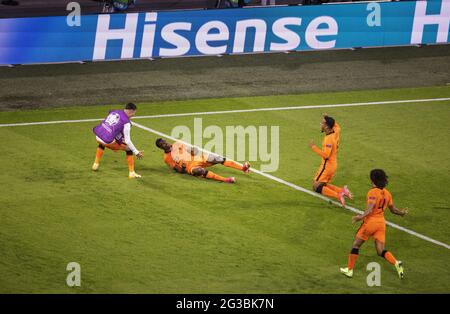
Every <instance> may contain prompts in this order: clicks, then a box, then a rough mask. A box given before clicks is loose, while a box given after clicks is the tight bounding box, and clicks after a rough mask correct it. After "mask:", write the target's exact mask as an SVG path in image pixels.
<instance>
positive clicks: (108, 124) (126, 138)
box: [92, 103, 144, 179]
mask: <svg viewBox="0 0 450 314" xmlns="http://www.w3.org/2000/svg"><path fill="white" fill-rule="evenodd" d="M136 109H137V108H136V105H135V104H133V103H129V104H127V105H126V106H125V109H124V110H113V111H110V113H109V114H108V116H107V117H106V119H105V120H103V122H102V123H101V124H99V125H97V126H96V127H94V129H93V131H94V134H95V138H96V140H97V142H98V147H97V153H96V155H95V161H94V164H93V165H92V170H94V171H97V170H98V167H99V165H100V160H101V158H102V156H103V153H104V152H105V147H107V148H109V149H111V150H113V151H119V150H123V151H125V153H126V159H127V163H128V170H129V174H128V177H129V178H130V179H133V178H140V177H141V176H140V175H139V174H137V173H136V172H135V171H134V158H133V154H134V155H136V157H137V158H138V159H142V158H143V157H144V154H143V153H144V152H143V151H139V150H137V149H136V147H135V146H134V145H133V142H132V141H131V137H130V130H131V122H130V118H131V117H133V116H134V115H135V114H136Z"/></svg>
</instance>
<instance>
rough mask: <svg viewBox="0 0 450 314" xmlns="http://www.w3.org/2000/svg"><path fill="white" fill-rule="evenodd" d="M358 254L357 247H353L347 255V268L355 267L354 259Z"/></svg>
mask: <svg viewBox="0 0 450 314" xmlns="http://www.w3.org/2000/svg"><path fill="white" fill-rule="evenodd" d="M358 256H359V249H355V248H353V249H352V251H351V252H350V254H349V256H348V265H347V266H348V269H353V267H355V263H356V260H357V259H358Z"/></svg>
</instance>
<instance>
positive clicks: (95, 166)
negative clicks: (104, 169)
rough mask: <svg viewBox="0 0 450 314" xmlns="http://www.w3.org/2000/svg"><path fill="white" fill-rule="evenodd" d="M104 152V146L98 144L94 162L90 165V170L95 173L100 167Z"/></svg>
mask: <svg viewBox="0 0 450 314" xmlns="http://www.w3.org/2000/svg"><path fill="white" fill-rule="evenodd" d="M104 152H105V146H104V145H103V144H100V143H99V144H98V147H97V151H96V153H95V161H94V164H93V165H92V170H94V171H97V170H98V167H99V166H100V161H101V159H102V156H103V153H104Z"/></svg>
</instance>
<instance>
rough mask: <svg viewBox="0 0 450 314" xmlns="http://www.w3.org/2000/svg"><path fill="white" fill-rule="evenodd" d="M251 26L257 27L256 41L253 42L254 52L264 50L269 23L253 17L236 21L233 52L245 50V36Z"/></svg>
mask: <svg viewBox="0 0 450 314" xmlns="http://www.w3.org/2000/svg"><path fill="white" fill-rule="evenodd" d="M250 27H252V28H255V42H254V43H253V52H261V51H264V43H265V41H266V33H267V24H266V22H265V21H263V20H257V19H252V20H243V21H237V22H236V32H235V35H234V45H233V52H237V53H239V52H244V46H245V37H246V34H247V29H248V28H250Z"/></svg>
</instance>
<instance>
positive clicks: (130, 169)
mask: <svg viewBox="0 0 450 314" xmlns="http://www.w3.org/2000/svg"><path fill="white" fill-rule="evenodd" d="M125 154H126V155H125V156H126V157H125V158H126V160H127V164H128V178H130V179H134V178H141V177H142V176H141V175H140V174H137V173H136V172H135V171H134V156H133V152H132V151H131V150H125Z"/></svg>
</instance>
